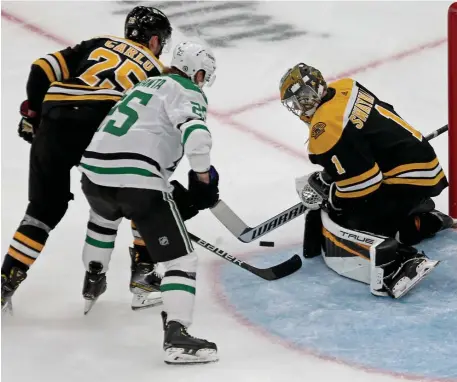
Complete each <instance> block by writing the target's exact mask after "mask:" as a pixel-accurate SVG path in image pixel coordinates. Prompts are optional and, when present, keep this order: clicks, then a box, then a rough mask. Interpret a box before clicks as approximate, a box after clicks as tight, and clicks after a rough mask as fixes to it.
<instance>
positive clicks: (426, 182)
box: [384, 170, 444, 186]
mask: <svg viewBox="0 0 457 382" xmlns="http://www.w3.org/2000/svg"><path fill="white" fill-rule="evenodd" d="M443 178H444V172H443V170H441V171H440V172H439V173H438V174H437V175H436V176H435V177H434V178H432V179H424V178H389V179H386V180H384V183H385V184H409V185H411V186H436V185H437V184H438V183H439V182H440V180H441V179H443Z"/></svg>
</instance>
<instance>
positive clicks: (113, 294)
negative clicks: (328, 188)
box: [1, 2, 449, 382]
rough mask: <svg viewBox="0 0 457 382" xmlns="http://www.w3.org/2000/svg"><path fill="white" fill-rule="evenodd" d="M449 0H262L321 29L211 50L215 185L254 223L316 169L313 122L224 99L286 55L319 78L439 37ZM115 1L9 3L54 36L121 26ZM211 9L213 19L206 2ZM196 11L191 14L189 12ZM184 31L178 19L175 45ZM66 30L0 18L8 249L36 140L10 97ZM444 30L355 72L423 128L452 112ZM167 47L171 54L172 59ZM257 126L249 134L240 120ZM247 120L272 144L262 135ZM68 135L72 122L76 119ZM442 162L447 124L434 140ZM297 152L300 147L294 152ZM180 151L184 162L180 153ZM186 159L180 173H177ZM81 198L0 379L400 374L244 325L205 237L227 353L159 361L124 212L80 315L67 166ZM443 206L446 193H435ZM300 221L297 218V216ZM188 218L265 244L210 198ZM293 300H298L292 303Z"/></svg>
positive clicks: (204, 294)
mask: <svg viewBox="0 0 457 382" xmlns="http://www.w3.org/2000/svg"><path fill="white" fill-rule="evenodd" d="M448 5H449V2H425V3H421V2H413V3H411V2H405V3H393V2H338V3H336V2H322V3H318V2H284V3H279V2H266V3H260V4H259V9H261V10H262V12H263V13H266V14H271V15H273V16H274V17H275V18H276V21H278V22H280V21H287V22H289V23H293V24H295V25H297V28H304V29H307V30H312V31H318V32H321V33H324V32H325V33H329V34H330V35H331V37H329V38H327V39H318V38H313V37H310V36H303V37H297V38H291V39H290V40H288V41H279V42H258V41H249V42H246V41H240V42H239V43H238V44H237V45H236V46H235V47H232V48H227V49H222V48H221V49H215V54H216V58H217V60H218V73H217V81H216V82H215V84H214V86H213V87H212V88H211V89H209V90H208V91H207V95H208V98H209V101H210V112H211V111H212V114H210V116H209V119H208V123H209V126H210V127H211V131H212V134H213V139H214V142H215V143H214V151H213V152H214V154H213V162H214V164H215V166H216V167H217V168H218V170H219V172H220V175H221V184H220V191H221V197H222V198H223V199H224V200H225V201H226V202H227V203H228V204H229V205H230V206H231V207H232V208H233V209H234V210H235V211H237V212H238V213H239V214H240V215H241V216H242V217H243V218H244V219H246V220H247V221H248V222H252V223H255V222H258V221H260V220H264V219H266V218H267V217H269V216H271V215H272V214H275V213H277V212H279V211H281V210H283V209H285V208H287V207H288V206H290V205H292V204H294V203H297V202H298V200H297V197H296V194H295V190H294V177H296V176H300V175H303V174H305V173H307V172H310V171H311V170H312V169H313V167H312V166H311V165H310V164H309V162H308V161H307V160H306V151H305V146H304V141H305V140H306V138H307V131H306V127H305V126H304V125H303V124H302V123H301V122H300V121H299V120H298V119H296V118H295V117H294V116H293V115H291V114H289V113H288V112H287V110H286V109H285V108H283V107H282V106H281V104H280V102H279V101H276V102H269V103H267V104H266V105H264V106H261V107H258V108H251V109H249V110H248V111H246V112H243V113H242V114H239V115H233V116H226V115H225V116H222V117H221V113H224V112H227V111H229V110H232V109H236V108H238V107H240V106H243V105H246V104H249V103H252V102H255V101H257V100H261V99H264V98H265V97H266V98H268V97H270V98H271V97H274V96H276V95H277V93H278V83H279V79H280V78H281V76H282V75H283V73H284V72H285V71H286V70H287V69H288V68H289V67H291V66H293V65H294V64H296V63H298V62H300V61H303V62H305V63H308V64H312V65H314V66H317V67H318V68H320V69H321V70H322V72H323V73H324V75H325V76H327V77H335V76H336V75H338V74H339V73H343V72H346V71H348V70H350V69H353V68H357V67H361V66H364V65H365V64H367V63H369V62H371V61H373V60H379V59H384V58H386V57H390V56H392V55H395V54H396V53H400V52H403V51H408V50H410V49H412V48H414V47H417V46H420V45H422V44H424V43H428V42H433V41H437V40H439V39H442V38H444V37H445V36H446V11H447V7H448ZM114 7H115V4H114V3H109V2H101V3H98V2H77V3H73V2H2V15H3V11H5V12H8V13H11V14H13V15H17V16H19V17H21V18H23V19H25V20H27V21H29V22H30V23H32V24H33V25H37V26H39V27H40V28H41V29H43V30H45V31H48V32H49V33H51V34H53V35H57V36H59V37H60V38H62V39H64V40H66V41H68V42H69V43H77V42H79V41H81V40H83V39H86V38H90V37H93V36H95V35H99V34H108V33H109V34H113V35H121V34H122V32H123V16H113V15H111V14H110V11H111V10H112V9H114ZM208 17H211V15H209V16H208ZM195 22H196V23H198V19H196V20H195ZM184 39H186V36H184V35H182V34H181V33H180V32H179V31H176V33H175V36H174V41H173V42H174V43H177V42H179V41H181V40H184ZM62 48H63V46H62V45H61V44H58V43H56V42H55V41H53V40H52V39H51V38H47V37H45V36H42V35H39V34H37V33H35V32H33V31H32V30H30V28H27V27H24V26H23V25H19V24H18V23H15V22H12V21H10V20H8V19H6V18H4V17H2V47H1V53H2V77H1V78H2V89H1V90H2V91H1V95H2V109H1V111H2V116H1V118H2V119H1V122H2V133H1V138H2V145H1V148H2V172H3V173H2V221H1V222H2V231H1V233H2V251H3V253H6V250H7V247H8V245H9V240H10V238H11V237H12V235H13V234H14V232H15V230H16V228H17V225H18V224H19V222H20V220H21V219H22V216H23V214H24V212H25V207H26V202H27V172H28V150H29V145H28V144H27V143H26V142H24V141H22V140H21V139H20V138H18V137H17V123H18V121H19V113H18V108H19V104H20V103H21V101H22V100H23V99H24V98H25V84H26V78H27V75H28V70H29V68H30V64H31V63H32V62H33V61H34V60H35V59H37V58H39V57H40V56H43V55H44V54H47V53H50V52H54V51H56V50H59V49H62ZM446 57H447V55H446V43H444V42H443V43H441V44H438V45H437V46H436V47H434V48H430V49H424V50H423V51H421V52H417V53H415V54H411V55H408V56H405V57H397V59H394V58H392V59H388V60H386V62H384V63H383V64H380V65H379V66H377V67H376V68H372V69H367V70H366V71H363V72H360V73H357V71H356V73H354V74H353V77H354V78H355V79H357V80H358V81H360V82H361V83H362V84H364V85H365V86H367V87H368V88H369V89H371V90H372V91H374V92H375V93H376V94H377V95H378V96H379V97H380V98H382V99H385V100H387V101H389V102H390V103H392V104H394V105H395V107H396V109H397V110H398V111H399V112H400V113H401V115H402V116H404V118H405V119H406V120H408V121H409V122H410V123H411V124H413V125H414V126H416V127H417V128H418V129H419V130H421V131H422V132H423V133H427V132H431V131H432V130H435V129H436V128H438V127H441V126H442V125H444V124H445V123H446V122H447V84H446V79H447V60H446ZM169 58H170V55H166V56H165V57H164V59H163V60H164V62H165V63H167V62H169ZM248 130H249V131H253V132H254V133H252V132H249V131H248ZM255 132H258V133H259V134H263V136H266V137H269V138H270V140H271V142H277V144H276V146H275V145H273V144H272V143H271V142H270V143H265V142H264V141H261V140H259V138H258V137H257V136H256V135H255ZM75 134H77V132H75ZM433 146H434V147H435V148H436V150H437V153H438V156H439V158H440V160H441V162H442V164H443V167H445V168H447V137H446V136H441V137H439V138H437V139H436V140H435V141H434V142H433ZM294 153H295V154H294ZM183 162H185V161H183ZM187 170H188V165H187V164H186V163H183V164H182V165H181V167H180V168H179V169H178V171H177V172H176V177H177V178H178V179H182V180H183V181H185V179H186V172H187ZM72 175H73V179H72V189H73V193H74V194H75V200H74V201H73V202H71V204H70V207H69V209H68V212H67V214H66V216H65V218H64V219H63V221H62V222H61V224H60V225H59V226H58V227H57V228H56V229H55V231H54V232H52V235H51V237H50V239H49V241H48V243H47V245H46V249H45V250H44V252H43V254H42V255H41V257H40V259H39V260H38V261H37V262H36V263H35V264H34V266H33V269H31V271H30V272H29V277H28V278H27V280H26V281H25V282H24V284H23V285H22V286H21V288H20V289H19V290H18V292H17V294H16V295H15V296H14V304H15V312H14V317H4V318H2V378H4V381H5V382H9V381H11V382H12V381H21V382H22V381H51V382H52V381H65V382H76V381H78V382H79V381H87V382H93V381H94V382H95V381H109V382H117V381H127V380H132V381H135V382H143V381H144V382H146V381H160V382H166V381H176V382H181V381H182V382H190V381H198V382H207V381H208V382H209V381H232V380H237V381H249V382H250V381H262V382H266V381H275V382H276V381H290V382H292V381H353V382H357V381H373V382H376V381H393V380H396V377H394V376H391V375H388V374H380V373H366V372H363V371H360V370H356V369H353V368H350V367H349V366H345V365H341V364H338V363H336V362H331V361H322V360H320V359H316V358H314V357H312V356H307V355H304V354H303V353H300V352H296V351H294V350H291V349H289V348H287V347H285V346H283V345H282V344H280V343H275V342H273V341H272V339H270V338H269V337H266V336H262V335H261V334H259V333H258V332H257V331H254V330H252V329H251V328H249V327H247V326H244V325H243V324H241V323H240V321H239V320H237V319H236V318H235V317H234V316H233V315H232V313H231V312H229V311H227V310H226V309H225V308H224V306H223V305H222V304H221V303H220V302H219V301H218V300H217V296H216V295H215V294H214V293H213V290H214V288H215V286H214V284H213V283H217V280H215V281H214V280H213V279H212V278H211V271H212V266H213V264H214V263H216V262H219V261H223V260H220V259H219V258H216V257H215V256H214V255H212V254H210V253H206V252H204V251H203V250H200V249H198V253H199V258H200V266H199V277H198V292H197V304H196V312H195V322H194V325H193V326H192V327H191V330H190V331H191V333H192V334H194V335H196V336H202V337H205V338H208V339H210V340H213V341H215V342H216V343H217V344H218V346H219V349H220V358H221V359H220V362H219V363H217V364H212V365H206V366H196V367H181V368H180V367H170V366H167V365H165V364H164V363H163V361H162V350H161V343H162V328H161V322H160V316H159V313H160V309H159V308H155V309H151V310H146V311H141V312H132V311H131V310H130V293H129V291H128V281H129V261H130V259H129V256H128V250H127V247H128V246H129V245H130V243H131V235H130V230H129V226H128V224H127V223H123V225H122V226H121V229H120V232H119V236H118V239H117V242H116V249H115V251H114V253H113V259H112V263H111V268H110V270H109V273H108V284H109V285H108V290H107V292H106V293H105V294H104V295H103V296H102V297H101V298H100V300H99V302H98V303H97V305H96V306H95V307H94V309H93V311H92V312H91V313H90V315H88V316H83V314H82V311H83V300H82V298H81V286H82V281H83V277H84V268H83V265H82V261H81V250H82V246H83V243H84V237H85V226H86V223H87V217H88V205H87V202H86V201H85V199H84V196H83V195H82V193H81V192H80V187H79V173H78V172H77V170H74V171H73V173H72ZM437 204H438V207H439V208H441V209H443V210H446V209H447V192H445V193H443V194H442V195H441V196H440V197H439V198H438V199H437ZM298 220H299V219H298ZM298 220H297V221H294V222H293V223H290V224H288V225H287V226H285V227H283V228H282V229H280V230H277V231H275V232H274V233H272V234H271V235H270V236H269V237H268V238H267V239H268V240H274V241H275V242H276V245H277V246H280V245H287V244H290V243H298V242H300V240H301V236H302V222H300V221H298ZM188 228H189V230H190V231H191V232H195V233H196V234H198V235H199V236H201V237H203V238H204V239H206V240H208V241H212V242H215V243H217V244H218V245H220V246H221V247H223V248H224V249H226V250H228V251H230V252H231V253H233V254H237V255H239V254H241V257H242V254H243V253H246V252H249V251H253V250H256V249H257V250H258V247H257V244H250V245H247V244H241V243H239V242H238V241H236V240H235V239H234V238H233V237H232V236H231V235H230V234H229V233H228V232H227V231H226V230H225V229H224V228H223V227H222V226H221V225H220V224H219V223H218V222H217V221H216V220H215V218H214V217H213V216H212V215H211V214H210V213H208V212H203V213H201V214H200V215H199V216H197V217H196V218H195V219H193V220H192V221H190V222H189V223H188ZM296 303H297V304H300V301H297V302H296Z"/></svg>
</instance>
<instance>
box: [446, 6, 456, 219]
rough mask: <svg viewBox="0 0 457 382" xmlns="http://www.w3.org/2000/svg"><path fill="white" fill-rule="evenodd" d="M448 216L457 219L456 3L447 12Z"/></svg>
mask: <svg viewBox="0 0 457 382" xmlns="http://www.w3.org/2000/svg"><path fill="white" fill-rule="evenodd" d="M448 60H449V62H448V79H449V98H448V102H449V133H448V134H449V137H448V139H449V169H448V175H449V176H448V178H449V214H450V215H451V216H452V217H454V218H457V2H456V3H453V4H451V6H450V7H449V11H448Z"/></svg>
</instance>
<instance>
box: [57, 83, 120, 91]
mask: <svg viewBox="0 0 457 382" xmlns="http://www.w3.org/2000/svg"><path fill="white" fill-rule="evenodd" d="M52 86H59V87H62V88H69V89H85V90H91V91H94V90H107V89H108V90H111V89H109V88H103V87H100V86H89V85H77V84H66V83H63V82H58V81H57V82H54V83H53V84H52Z"/></svg>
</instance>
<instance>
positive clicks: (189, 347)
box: [162, 312, 219, 365]
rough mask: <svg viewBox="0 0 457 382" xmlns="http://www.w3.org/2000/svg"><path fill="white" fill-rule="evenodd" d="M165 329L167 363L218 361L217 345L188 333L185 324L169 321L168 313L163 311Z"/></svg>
mask: <svg viewBox="0 0 457 382" xmlns="http://www.w3.org/2000/svg"><path fill="white" fill-rule="evenodd" d="M162 320H163V329H164V332H165V336H164V341H163V350H164V351H165V358H164V361H165V363H167V364H169V365H180V364H181V365H182V364H186V365H192V364H199V363H210V362H217V361H218V360H219V357H218V355H217V346H216V344H215V343H214V342H209V341H206V340H203V339H200V338H195V337H192V336H191V335H189V333H187V330H186V328H185V326H184V325H182V324H180V323H179V322H177V321H170V322H167V313H165V312H162Z"/></svg>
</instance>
